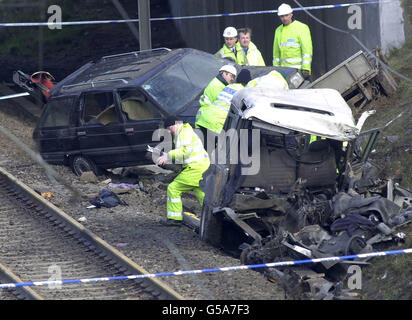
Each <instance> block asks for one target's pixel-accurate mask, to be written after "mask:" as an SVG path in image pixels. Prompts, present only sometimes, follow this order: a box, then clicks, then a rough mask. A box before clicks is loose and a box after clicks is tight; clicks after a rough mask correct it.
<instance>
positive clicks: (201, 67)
mask: <svg viewBox="0 0 412 320" xmlns="http://www.w3.org/2000/svg"><path fill="white" fill-rule="evenodd" d="M222 65H223V62H222ZM219 68H220V65H217V64H216V59H215V58H214V57H209V56H203V55H197V54H189V55H187V56H184V57H183V58H182V60H180V61H179V62H178V63H176V64H174V65H173V66H171V67H170V68H169V69H167V70H166V71H165V72H163V73H161V74H160V75H159V76H157V77H155V78H153V79H151V80H149V81H148V82H146V83H145V84H144V85H143V88H144V89H145V90H146V91H147V92H148V93H149V94H150V95H151V96H152V97H153V99H154V100H156V101H157V102H158V103H159V104H160V105H161V106H163V107H164V108H165V109H166V110H168V111H169V112H175V111H177V110H179V109H181V108H182V107H183V106H185V105H186V104H187V103H189V102H190V101H192V100H193V99H194V98H196V96H198V95H200V94H201V93H202V92H203V90H204V88H205V87H206V86H207V84H208V83H209V82H210V80H212V79H213V78H214V77H215V76H216V75H217V72H218V70H219Z"/></svg>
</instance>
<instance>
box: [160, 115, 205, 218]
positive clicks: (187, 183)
mask: <svg viewBox="0 0 412 320" xmlns="http://www.w3.org/2000/svg"><path fill="white" fill-rule="evenodd" d="M164 126H165V128H166V129H168V130H169V132H170V133H171V134H172V135H173V136H174V143H175V149H173V150H171V151H169V152H167V153H166V152H165V153H164V154H163V155H162V156H161V157H159V158H158V159H157V163H158V164H159V165H163V164H165V163H166V162H167V161H168V160H173V161H174V163H179V164H182V165H183V170H182V171H181V172H180V173H179V174H178V176H177V177H176V178H175V179H174V180H173V181H172V182H171V183H170V184H169V186H168V187H167V219H166V220H164V221H163V222H162V223H163V224H166V225H181V223H182V221H183V205H182V198H181V196H182V194H183V193H184V192H188V191H193V192H194V194H195V196H196V198H197V200H198V201H199V203H200V205H203V199H204V197H205V194H204V192H203V191H202V189H200V188H199V181H200V180H202V175H203V173H204V172H205V171H206V170H207V169H208V168H209V165H210V161H209V156H208V154H207V152H206V151H205V149H204V148H203V143H202V141H201V140H200V138H199V137H198V136H197V134H196V133H195V132H194V131H193V128H192V127H191V125H190V124H188V123H183V122H181V121H178V120H177V118H176V117H174V116H171V117H168V118H167V119H166V120H165V123H164Z"/></svg>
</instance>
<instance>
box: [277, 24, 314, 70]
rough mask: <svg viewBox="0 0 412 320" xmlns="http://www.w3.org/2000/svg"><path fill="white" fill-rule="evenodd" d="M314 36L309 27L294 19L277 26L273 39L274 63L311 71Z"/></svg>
mask: <svg viewBox="0 0 412 320" xmlns="http://www.w3.org/2000/svg"><path fill="white" fill-rule="evenodd" d="M312 54H313V48H312V38H311V35H310V29H309V27H308V26H307V25H306V24H304V23H302V22H300V21H297V20H295V21H293V22H292V23H290V24H289V25H287V26H284V25H280V26H279V27H277V28H276V31H275V37H274V40H273V65H274V66H282V67H292V68H296V69H303V70H308V71H309V72H311V64H312Z"/></svg>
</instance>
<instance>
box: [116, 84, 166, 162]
mask: <svg viewBox="0 0 412 320" xmlns="http://www.w3.org/2000/svg"><path fill="white" fill-rule="evenodd" d="M116 101H117V104H118V106H119V109H120V110H121V111H122V116H123V118H124V133H125V141H126V143H127V145H128V148H129V151H130V152H129V154H128V161H129V162H130V164H131V165H133V164H136V163H139V164H143V163H147V164H149V163H151V160H150V159H147V158H146V157H145V156H146V149H147V145H151V146H155V145H157V144H158V143H159V141H158V140H156V138H155V137H154V133H155V131H156V130H158V129H160V128H162V124H163V119H162V116H161V113H160V111H159V109H158V108H157V107H156V106H155V105H154V104H153V103H152V102H151V101H149V100H148V99H147V97H146V96H145V95H144V93H143V92H141V91H140V90H139V89H137V88H133V89H119V90H118V91H117V93H116Z"/></svg>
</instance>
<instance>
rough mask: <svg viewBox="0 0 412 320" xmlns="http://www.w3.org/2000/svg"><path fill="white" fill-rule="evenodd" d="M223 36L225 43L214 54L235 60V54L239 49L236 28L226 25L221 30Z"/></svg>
mask: <svg viewBox="0 0 412 320" xmlns="http://www.w3.org/2000/svg"><path fill="white" fill-rule="evenodd" d="M223 38H225V43H224V44H223V46H222V48H221V49H220V50H219V51H218V52H216V53H215V56H216V57H219V58H223V59H227V60H231V61H233V62H237V60H236V54H237V50H238V49H239V47H238V42H237V30H236V29H235V28H233V27H227V28H226V29H225V30H224V31H223Z"/></svg>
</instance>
